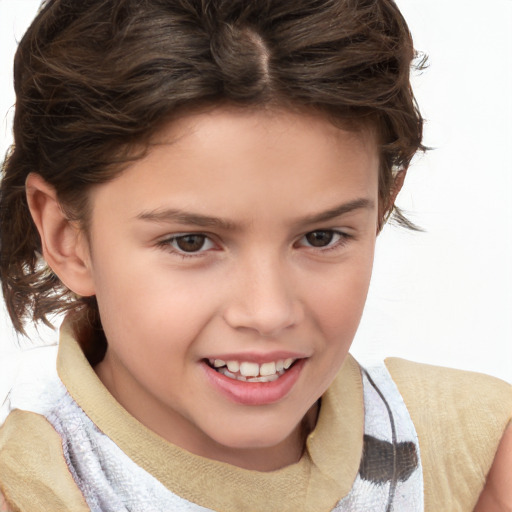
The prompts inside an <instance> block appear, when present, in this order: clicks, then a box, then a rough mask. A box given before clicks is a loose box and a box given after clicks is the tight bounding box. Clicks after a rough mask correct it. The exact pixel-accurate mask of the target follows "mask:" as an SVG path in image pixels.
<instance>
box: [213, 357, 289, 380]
mask: <svg viewBox="0 0 512 512" xmlns="http://www.w3.org/2000/svg"><path fill="white" fill-rule="evenodd" d="M297 361H298V359H293V358H288V359H278V360H277V361H270V362H266V363H262V364H258V363H255V362H252V361H235V360H231V361H223V360H222V359H207V360H206V361H205V362H206V364H207V365H208V366H209V367H210V368H212V369H213V370H215V371H216V372H217V373H220V374H222V375H224V376H225V377H227V378H229V379H233V380H237V381H241V382H274V381H276V380H277V379H279V378H280V377H282V376H283V375H285V374H286V372H287V371H288V370H289V369H290V368H292V367H293V366H294V365H295V363H296V362H297Z"/></svg>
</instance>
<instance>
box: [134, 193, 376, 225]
mask: <svg viewBox="0 0 512 512" xmlns="http://www.w3.org/2000/svg"><path fill="white" fill-rule="evenodd" d="M373 208H375V203H374V201H372V200H371V199H366V198H360V199H355V200H354V201H350V202H348V203H343V204H341V205H338V206H335V207H334V208H330V209H329V210H326V211H323V212H319V213H315V214H312V215H306V216H305V217H302V218H300V219H298V220H296V221H294V222H293V224H317V223H319V222H326V221H328V220H331V219H335V218H336V217H341V216H342V215H345V214H347V213H350V212H353V211H355V210H360V209H369V210H371V209H373ZM137 219H140V220H144V221H150V222H177V223H179V224H187V225H194V226H198V227H203V228H217V229H223V230H226V231H236V230H239V229H240V228H241V225H240V224H239V223H236V222H233V221H231V220H228V219H223V218H221V217H215V216H210V215H203V214H200V213H194V212H187V211H184V210H180V209H175V208H166V209H156V210H152V211H147V212H142V213H140V214H138V215H137Z"/></svg>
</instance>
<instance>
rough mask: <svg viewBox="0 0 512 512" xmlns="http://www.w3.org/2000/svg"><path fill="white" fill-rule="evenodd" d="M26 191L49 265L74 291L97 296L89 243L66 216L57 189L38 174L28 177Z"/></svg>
mask: <svg viewBox="0 0 512 512" xmlns="http://www.w3.org/2000/svg"><path fill="white" fill-rule="evenodd" d="M25 189H26V194H27V202H28V206H29V209H30V213H31V215H32V218H33V220H34V223H35V225H36V227H37V230H38V231H39V236H40V237H41V247H42V252H43V257H44V259H45V260H46V263H47V264H48V265H49V266H50V268H51V269H52V270H53V271H54V272H55V274H56V275H57V276H58V277H59V279H60V280H61V281H62V283H63V284H64V285H65V286H66V287H67V288H69V289H70V290H71V291H73V292H74V293H76V294H77V295H81V296H90V295H94V293H95V291H94V283H93V279H92V275H91V266H90V261H89V250H88V244H87V241H86V239H85V237H84V236H83V233H82V231H81V230H80V229H79V227H78V225H77V223H76V222H75V221H72V220H70V219H68V217H67V216H66V214H65V212H64V211H63V209H62V207H61V205H60V203H59V201H58V198H57V194H56V192H55V189H54V188H53V186H51V185H50V184H49V183H47V182H46V181H45V180H44V179H43V178H42V177H41V176H39V175H38V174H35V173H31V174H29V175H28V177H27V180H26V182H25Z"/></svg>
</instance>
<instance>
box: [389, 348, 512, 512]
mask: <svg viewBox="0 0 512 512" xmlns="http://www.w3.org/2000/svg"><path fill="white" fill-rule="evenodd" d="M386 367H387V368H388V370H389V372H390V374H391V376H392V378H393V380H394V382H395V383H396V385H397V387H398V389H399V391H400V394H401V395H402V397H403V399H404V402H405V404H406V406H407V409H408V410H409V413H410V415H411V418H412V420H413V422H414V425H415V427H416V431H417V434H418V439H419V444H420V451H421V459H422V464H423V471H424V483H425V510H440V509H443V507H446V506H447V503H449V504H450V507H451V508H450V507H448V508H449V509H450V510H452V509H453V510H456V509H459V510H472V509H473V507H474V506H475V504H476V502H477V500H478V496H479V494H480V492H481V490H482V488H483V486H484V484H485V480H486V476H487V474H488V473H489V471H490V468H491V466H492V463H493V460H494V457H495V454H496V451H497V449H498V446H499V444H500V440H501V438H502V436H503V434H504V431H505V429H506V427H507V425H508V424H509V423H510V420H511V417H512V386H511V385H510V384H508V383H506V382H504V381H502V380H500V379H497V378H494V377H490V376H488V375H483V374H479V373H475V372H467V371H462V370H454V369H450V368H443V367H437V366H430V365H425V364H419V363H413V362H410V361H405V360H402V359H395V358H391V359H387V360H386ZM445 509H446V508H445Z"/></svg>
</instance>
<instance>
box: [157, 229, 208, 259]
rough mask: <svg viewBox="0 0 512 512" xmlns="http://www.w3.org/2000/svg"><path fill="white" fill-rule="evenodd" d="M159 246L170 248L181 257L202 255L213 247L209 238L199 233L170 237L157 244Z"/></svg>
mask: <svg viewBox="0 0 512 512" xmlns="http://www.w3.org/2000/svg"><path fill="white" fill-rule="evenodd" d="M159 245H161V246H163V247H167V248H170V249H171V250H173V251H174V252H177V253H179V254H181V255H185V254H190V255H192V254H194V253H203V252H205V251H208V250H210V249H213V248H214V247H215V245H214V243H213V242H212V241H211V240H210V238H208V237H207V236H206V235H203V234H200V233H186V234H183V235H177V236H172V237H170V238H166V239H165V240H162V241H161V242H159Z"/></svg>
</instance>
